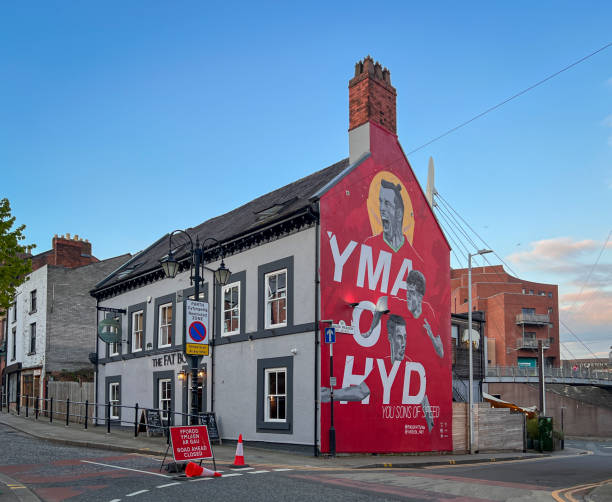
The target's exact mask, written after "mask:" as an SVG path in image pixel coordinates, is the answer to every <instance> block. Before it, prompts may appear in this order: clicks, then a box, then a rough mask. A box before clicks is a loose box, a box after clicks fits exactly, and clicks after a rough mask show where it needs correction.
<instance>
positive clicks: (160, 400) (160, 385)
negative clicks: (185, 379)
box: [157, 378, 172, 422]
mask: <svg viewBox="0 0 612 502" xmlns="http://www.w3.org/2000/svg"><path fill="white" fill-rule="evenodd" d="M166 383H167V384H168V385H169V396H168V397H165V396H164V392H163V391H164V384H166ZM164 403H167V405H168V408H164ZM157 406H158V409H159V416H160V417H161V419H162V420H163V421H165V422H167V421H168V420H169V417H170V416H171V415H172V378H159V379H158V380H157ZM164 415H165V416H164Z"/></svg>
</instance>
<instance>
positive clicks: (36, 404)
mask: <svg viewBox="0 0 612 502" xmlns="http://www.w3.org/2000/svg"><path fill="white" fill-rule="evenodd" d="M39 399H40V398H39V397H38V396H36V403H35V404H34V415H35V417H36V420H38V408H40V403H39V401H38V400H39Z"/></svg>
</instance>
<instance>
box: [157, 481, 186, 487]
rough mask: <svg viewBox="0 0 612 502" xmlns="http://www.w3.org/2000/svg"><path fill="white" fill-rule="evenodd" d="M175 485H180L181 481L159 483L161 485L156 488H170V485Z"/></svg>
mask: <svg viewBox="0 0 612 502" xmlns="http://www.w3.org/2000/svg"><path fill="white" fill-rule="evenodd" d="M174 485H180V483H179V482H178V481H177V482H176V483H168V484H167V485H159V486H156V487H155V488H168V487H169V486H174Z"/></svg>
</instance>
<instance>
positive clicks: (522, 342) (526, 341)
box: [516, 338, 552, 350]
mask: <svg viewBox="0 0 612 502" xmlns="http://www.w3.org/2000/svg"><path fill="white" fill-rule="evenodd" d="M539 340H540V339H538V338H519V339H518V340H517V341H516V348H517V349H535V350H537V349H538V341H539ZM541 340H542V347H543V348H544V349H550V345H551V343H552V340H551V339H550V338H542V339H541Z"/></svg>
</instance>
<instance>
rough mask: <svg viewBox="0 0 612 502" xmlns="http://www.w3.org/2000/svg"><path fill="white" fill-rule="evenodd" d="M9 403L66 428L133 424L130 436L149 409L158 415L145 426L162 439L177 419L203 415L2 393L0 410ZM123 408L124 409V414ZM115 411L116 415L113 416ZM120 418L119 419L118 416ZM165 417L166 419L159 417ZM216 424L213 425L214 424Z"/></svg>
mask: <svg viewBox="0 0 612 502" xmlns="http://www.w3.org/2000/svg"><path fill="white" fill-rule="evenodd" d="M11 404H13V405H15V406H14V409H15V412H16V414H17V415H20V416H21V415H24V416H25V417H26V418H34V419H35V420H39V419H45V420H48V421H49V422H50V423H52V422H53V421H56V422H57V421H58V420H61V421H62V422H64V423H65V425H66V427H68V426H69V425H70V423H71V422H72V423H78V424H82V425H83V428H84V429H87V428H88V427H89V426H92V425H93V426H95V427H97V426H99V425H103V426H105V427H106V432H107V433H108V434H110V433H111V431H112V429H113V428H115V429H120V430H122V431H123V430H125V429H126V428H127V427H133V429H134V437H138V435H139V433H140V432H142V431H141V426H143V425H144V424H143V423H142V422H141V420H140V419H141V415H142V413H143V411H144V412H145V413H146V411H149V412H150V413H151V412H153V414H158V416H159V417H160V418H161V420H160V423H159V425H156V424H148V427H149V429H154V430H155V432H157V433H158V434H159V433H161V435H163V436H165V437H166V441H169V440H170V435H169V427H170V426H173V425H175V423H176V422H177V416H178V422H179V424H180V422H182V423H183V424H190V423H194V422H195V423H196V424H202V425H208V424H207V423H205V422H202V419H203V417H202V416H201V415H192V414H189V413H181V412H179V411H174V410H163V409H159V408H141V407H140V406H139V405H138V403H136V404H135V405H134V406H127V405H120V404H118V403H111V402H109V403H96V402H93V401H91V402H90V401H89V400H88V399H86V400H85V401H73V400H71V399H70V398H68V399H55V398H53V397H49V398H41V397H37V396H21V398H20V399H19V400H18V401H17V402H13V401H11V402H9V400H8V394H7V393H2V394H1V396H0V412H3V411H4V410H5V409H6V412H7V413H9V412H10V409H11ZM123 410H126V412H125V413H124V412H123ZM117 413H118V415H117ZM128 415H129V416H130V417H133V420H128V419H127V417H128ZM119 417H120V418H119ZM163 417H166V418H163ZM215 427H216V425H215ZM211 439H212V438H211Z"/></svg>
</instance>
